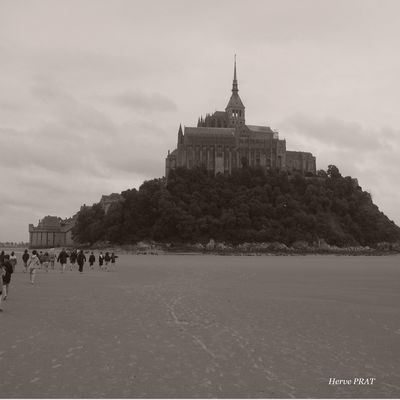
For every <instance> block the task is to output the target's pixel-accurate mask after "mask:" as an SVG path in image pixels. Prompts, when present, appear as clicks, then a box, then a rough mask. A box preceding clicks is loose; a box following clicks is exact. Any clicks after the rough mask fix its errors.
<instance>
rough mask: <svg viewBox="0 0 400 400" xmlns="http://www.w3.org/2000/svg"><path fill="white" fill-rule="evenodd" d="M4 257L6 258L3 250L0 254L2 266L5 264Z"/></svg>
mask: <svg viewBox="0 0 400 400" xmlns="http://www.w3.org/2000/svg"><path fill="white" fill-rule="evenodd" d="M4 257H5V254H4V250H2V252H1V253H0V265H2V264H3V262H4Z"/></svg>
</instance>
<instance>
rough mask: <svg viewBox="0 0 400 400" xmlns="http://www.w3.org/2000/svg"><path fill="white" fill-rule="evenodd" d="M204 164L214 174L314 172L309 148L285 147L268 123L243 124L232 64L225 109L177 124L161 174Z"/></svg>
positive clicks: (284, 142) (242, 112)
mask: <svg viewBox="0 0 400 400" xmlns="http://www.w3.org/2000/svg"><path fill="white" fill-rule="evenodd" d="M181 166H182V167H186V168H193V167H195V166H204V167H205V168H207V170H209V171H212V172H213V173H214V174H217V173H223V174H229V173H231V172H232V170H234V169H235V168H241V167H242V166H250V167H261V168H263V169H266V170H267V169H276V170H282V171H287V172H289V173H293V172H300V173H303V174H315V172H316V160H315V157H314V156H313V155H312V154H311V153H309V152H301V151H288V150H287V149H286V140H284V139H280V138H279V134H278V132H277V131H274V130H272V129H271V128H270V127H268V126H258V125H249V124H246V118H245V106H244V104H243V102H242V100H241V98H240V96H239V86H238V81H237V74H236V59H235V64H234V73H233V84H232V95H231V97H230V99H229V101H228V104H227V106H226V108H225V111H216V112H214V113H213V114H207V115H206V116H205V118H203V117H200V118H199V119H198V122H197V126H196V127H184V129H182V126H179V130H178V144H177V148H176V149H175V150H173V151H172V152H169V151H168V155H167V158H166V164H165V176H166V177H168V173H169V171H171V170H172V169H175V168H177V167H181Z"/></svg>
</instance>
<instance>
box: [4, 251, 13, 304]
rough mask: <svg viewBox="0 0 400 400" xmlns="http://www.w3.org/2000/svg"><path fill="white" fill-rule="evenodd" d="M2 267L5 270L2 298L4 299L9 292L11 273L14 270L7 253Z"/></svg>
mask: <svg viewBox="0 0 400 400" xmlns="http://www.w3.org/2000/svg"><path fill="white" fill-rule="evenodd" d="M3 268H4V270H5V274H4V275H3V300H5V299H6V298H7V296H8V294H9V293H10V282H11V274H12V273H13V272H14V269H13V266H12V264H11V262H10V256H9V255H8V254H7V255H5V256H4V262H3Z"/></svg>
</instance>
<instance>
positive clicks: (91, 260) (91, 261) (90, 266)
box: [89, 251, 96, 269]
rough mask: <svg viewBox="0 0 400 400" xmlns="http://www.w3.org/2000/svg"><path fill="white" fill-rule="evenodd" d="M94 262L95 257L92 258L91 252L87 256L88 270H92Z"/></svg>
mask: <svg viewBox="0 0 400 400" xmlns="http://www.w3.org/2000/svg"><path fill="white" fill-rule="evenodd" d="M95 261H96V257H95V256H94V254H93V251H92V252H91V253H90V256H89V268H90V269H93V264H94V262H95Z"/></svg>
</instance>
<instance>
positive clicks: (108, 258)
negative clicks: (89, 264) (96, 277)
mask: <svg viewBox="0 0 400 400" xmlns="http://www.w3.org/2000/svg"><path fill="white" fill-rule="evenodd" d="M110 260H111V257H110V254H109V253H108V251H107V252H106V255H105V256H104V262H105V264H106V268H105V269H106V271H108V263H109V262H110Z"/></svg>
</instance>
